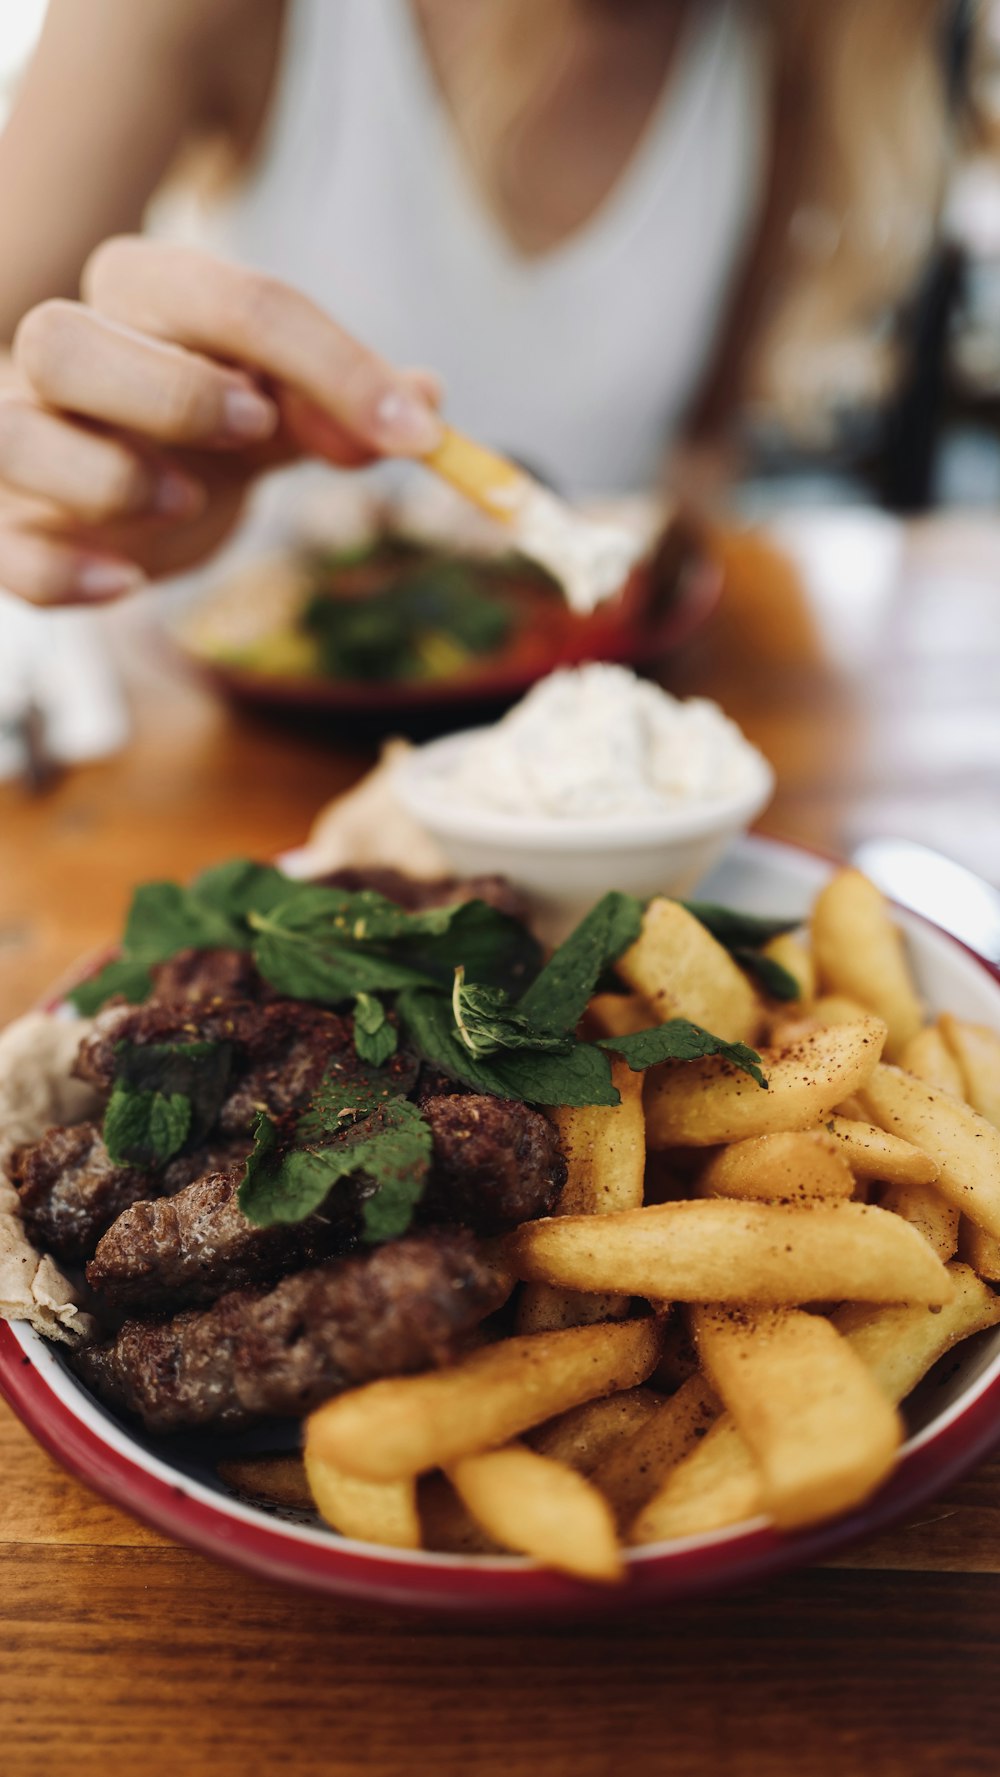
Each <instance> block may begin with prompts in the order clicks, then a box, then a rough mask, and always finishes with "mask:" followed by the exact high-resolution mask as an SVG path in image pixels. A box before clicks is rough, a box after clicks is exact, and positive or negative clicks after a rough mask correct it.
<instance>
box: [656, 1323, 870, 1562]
mask: <svg viewBox="0 0 1000 1777" xmlns="http://www.w3.org/2000/svg"><path fill="white" fill-rule="evenodd" d="M691 1315H692V1324H693V1326H694V1333H695V1341H696V1343H697V1346H698V1350H699V1352H700V1353H701V1357H702V1361H703V1363H704V1365H705V1369H706V1372H707V1374H708V1377H709V1380H710V1382H711V1383H712V1386H713V1387H714V1388H715V1389H716V1390H717V1391H718V1393H719V1395H720V1397H721V1398H722V1400H723V1402H724V1403H725V1405H726V1407H727V1408H728V1409H729V1411H730V1413H731V1414H732V1416H733V1420H734V1422H735V1424H736V1426H737V1428H738V1429H739V1431H740V1432H741V1433H742V1434H743V1437H744V1438H745V1439H746V1442H747V1444H748V1446H749V1448H750V1450H751V1453H752V1455H753V1457H754V1460H755V1462H756V1464H757V1466H758V1468H759V1471H760V1480H761V1496H762V1499H763V1503H764V1508H765V1510H766V1511H767V1512H768V1514H769V1515H770V1516H771V1517H772V1518H773V1520H774V1522H775V1523H776V1524H777V1525H778V1526H779V1528H781V1529H783V1530H793V1529H796V1528H798V1527H799V1526H801V1525H804V1524H813V1523H815V1522H816V1521H817V1519H820V1518H828V1517H833V1516H834V1514H835V1513H837V1512H845V1511H847V1510H849V1509H850V1507H851V1506H855V1505H859V1504H860V1502H861V1501H862V1500H863V1499H867V1497H868V1495H869V1494H870V1493H872V1492H874V1490H875V1488H876V1487H877V1486H878V1485H879V1483H880V1482H881V1481H883V1480H884V1479H885V1477H886V1475H887V1474H888V1473H889V1471H890V1469H891V1468H892V1465H893V1459H894V1457H895V1454H896V1451H897V1449H898V1448H899V1445H900V1444H901V1442H902V1438H903V1427H902V1421H901V1420H900V1418H899V1415H898V1413H897V1412H896V1410H895V1408H894V1407H893V1406H892V1405H891V1404H890V1402H889V1401H888V1400H887V1399H886V1396H885V1394H884V1393H883V1391H882V1390H881V1389H880V1388H879V1386H878V1383H877V1382H876V1381H875V1379H874V1377H873V1376H872V1375H871V1373H870V1371H868V1370H867V1369H866V1368H865V1365H864V1363H863V1361H862V1360H861V1358H860V1357H859V1356H858V1355H857V1353H856V1352H855V1351H853V1350H852V1349H851V1347H850V1346H849V1345H848V1344H847V1342H846V1340H844V1339H843V1338H841V1336H840V1334H839V1333H838V1332H837V1331H836V1329H835V1328H834V1327H833V1326H831V1324H830V1322H829V1321H828V1320H824V1319H823V1317H822V1316H821V1315H817V1314H805V1313H803V1311H802V1310H801V1309H797V1308H772V1309H756V1310H752V1309H747V1308H740V1309H739V1310H737V1311H735V1312H727V1310H725V1309H723V1308H716V1307H708V1306H705V1305H699V1306H698V1307H695V1308H693V1309H692V1310H691Z"/></svg>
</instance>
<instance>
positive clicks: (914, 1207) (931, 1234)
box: [879, 1183, 960, 1265]
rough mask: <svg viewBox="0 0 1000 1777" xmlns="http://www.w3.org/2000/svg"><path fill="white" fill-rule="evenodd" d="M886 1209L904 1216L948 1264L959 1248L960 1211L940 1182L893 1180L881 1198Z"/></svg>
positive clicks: (880, 1200)
mask: <svg viewBox="0 0 1000 1777" xmlns="http://www.w3.org/2000/svg"><path fill="white" fill-rule="evenodd" d="M879 1206H880V1208H882V1209H888V1210H891V1211H892V1214H893V1215H896V1216H902V1218H903V1220H904V1222H909V1224H910V1226H911V1227H912V1228H916V1230H917V1233H918V1234H921V1235H923V1238H924V1239H925V1240H926V1242H927V1244H928V1246H930V1247H931V1248H932V1249H933V1250H934V1252H935V1253H936V1254H937V1256H938V1258H939V1259H940V1260H941V1263H942V1265H946V1264H947V1263H948V1260H949V1259H953V1258H954V1257H955V1254H956V1253H957V1251H958V1224H959V1220H960V1218H959V1213H958V1210H957V1209H956V1208H955V1205H954V1204H953V1203H949V1202H948V1199H947V1197H942V1195H941V1192H940V1191H939V1190H938V1188H937V1186H936V1185H910V1184H898V1183H897V1184H890V1185H886V1187H885V1190H884V1191H883V1192H882V1194H881V1196H880V1198H879Z"/></svg>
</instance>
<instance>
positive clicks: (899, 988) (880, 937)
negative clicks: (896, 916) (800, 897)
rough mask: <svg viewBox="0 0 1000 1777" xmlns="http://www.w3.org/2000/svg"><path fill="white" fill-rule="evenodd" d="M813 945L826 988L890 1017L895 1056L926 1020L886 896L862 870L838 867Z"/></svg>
mask: <svg viewBox="0 0 1000 1777" xmlns="http://www.w3.org/2000/svg"><path fill="white" fill-rule="evenodd" d="M811 931H812V949H813V956H814V957H815V960H816V973H817V975H818V978H819V982H820V987H821V989H822V990H823V991H824V992H827V991H828V992H832V993H836V994H845V995H846V996H847V998H848V999H852V1000H857V1001H858V1003H859V1004H860V1005H862V1006H866V1007H867V1008H868V1010H869V1011H870V1012H874V1013H875V1014H876V1015H877V1016H878V1017H879V1018H881V1019H883V1020H884V1021H885V1024H886V1025H887V1026H888V1031H889V1035H888V1038H887V1040H886V1048H887V1051H888V1053H889V1054H890V1055H891V1056H892V1057H893V1058H895V1057H896V1056H898V1055H899V1054H900V1052H901V1050H902V1049H903V1047H904V1045H905V1044H906V1043H908V1042H909V1040H910V1038H911V1037H914V1036H916V1034H917V1031H918V1030H919V1029H920V1028H921V1025H922V1024H923V1022H924V1014H923V1008H922V1006H921V1003H920V998H919V996H918V994H917V990H916V988H915V987H914V985H913V979H912V976H911V975H910V969H909V964H908V963H907V960H906V952H905V950H904V948H903V941H902V938H901V937H900V934H899V932H898V931H897V930H896V927H895V925H894V924H893V922H892V920H891V918H890V916H889V910H888V907H887V906H886V903H885V899H884V897H883V896H882V895H881V894H880V892H879V890H878V889H877V888H876V887H875V884H874V883H873V882H869V880H868V878H867V877H866V876H862V874H861V872H860V871H859V870H838V872H837V874H836V875H835V876H833V877H831V879H830V881H829V882H828V883H826V884H825V885H824V887H823V888H821V889H820V892H819V894H818V895H817V897H816V900H815V901H814V903H813V910H812V921H811Z"/></svg>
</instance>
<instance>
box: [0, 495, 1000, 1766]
mask: <svg viewBox="0 0 1000 1777" xmlns="http://www.w3.org/2000/svg"><path fill="white" fill-rule="evenodd" d="M717 547H718V548H719V551H720V553H721V555H722V557H723V560H724V563H725V567H726V574H727V585H726V594H725V598H724V601H723V605H722V608H721V610H720V612H719V614H718V616H717V618H716V620H715V621H714V622H713V624H712V625H711V627H710V628H709V629H708V630H707V631H706V632H704V634H703V635H702V636H700V637H699V638H697V639H696V640H695V641H694V642H692V643H691V644H690V645H689V647H688V648H687V649H686V650H685V651H684V653H683V655H681V656H680V657H678V658H676V659H675V660H674V661H673V662H671V663H670V666H669V668H668V670H666V671H665V674H664V678H665V682H666V683H667V684H668V685H669V686H670V688H671V689H673V690H676V691H679V692H683V693H691V692H704V693H707V694H709V695H712V696H716V697H718V698H719V699H720V700H721V701H722V702H723V703H724V704H725V705H726V707H727V708H728V709H729V710H730V712H731V713H732V714H733V715H734V716H735V717H736V718H737V719H738V720H739V721H740V722H741V723H742V724H743V726H744V727H745V728H746V730H747V732H748V733H749V734H750V735H751V737H752V738H753V739H754V740H755V741H757V742H758V743H759V744H760V745H761V746H762V747H763V748H764V750H765V751H766V752H767V753H768V754H769V755H770V757H771V758H772V759H773V761H774V763H775V765H776V766H777V768H778V775H779V786H780V787H779V791H778V795H777V797H776V799H775V802H774V805H773V807H772V809H771V811H770V812H769V814H768V817H767V819H766V821H765V823H764V825H765V827H766V828H767V829H768V830H770V831H773V832H779V833H783V834H786V835H788V836H790V837H793V838H798V839H801V840H804V841H806V842H807V843H810V844H814V845H817V846H820V847H823V848H826V849H828V850H832V851H841V852H842V851H847V850H849V849H850V847H851V846H852V845H853V844H855V843H856V842H857V841H858V840H859V839H861V838H863V837H865V836H866V835H868V834H873V833H879V832H894V833H898V834H903V835H908V836H911V837H914V838H919V839H923V840H924V841H926V842H928V843H931V844H936V845H939V846H940V847H942V849H945V850H947V851H950V852H951V853H952V854H953V855H955V856H957V857H959V858H961V859H962V860H963V861H964V862H966V863H968V864H969V865H971V866H972V867H973V868H975V869H978V870H980V871H981V872H982V873H983V874H985V875H987V876H990V877H991V878H992V879H994V880H1000V818H998V807H1000V593H998V587H1000V526H994V525H991V524H988V523H982V524H971V523H956V522H945V521H940V520H939V521H934V522H931V523H928V524H926V525H924V526H923V527H918V528H915V529H912V530H911V531H909V532H908V533H907V534H906V535H905V537H904V538H903V539H902V543H901V544H900V539H899V538H898V537H897V536H896V534H895V533H893V532H890V531H888V530H887V529H886V527H885V526H884V525H882V524H880V523H879V522H878V521H876V520H872V521H871V523H869V524H868V525H867V526H866V525H865V524H863V523H861V522H860V521H858V523H856V524H854V526H853V528H852V526H851V524H850V523H848V524H846V525H845V524H843V523H841V524H840V528H839V531H838V530H837V529H836V527H835V526H833V527H831V526H830V525H828V526H827V528H826V529H825V530H824V529H817V530H816V531H815V533H814V535H813V536H812V538H811V540H808V547H806V543H805V542H803V540H802V538H798V539H797V540H796V552H797V559H798V560H799V567H798V568H797V569H793V567H792V566H791V565H790V563H789V562H787V561H785V560H783V559H782V558H780V557H779V556H778V555H776V553H775V551H774V548H773V546H772V545H771V544H769V543H766V542H764V541H763V540H762V539H760V538H755V537H753V536H741V537H735V536H733V537H727V538H724V539H721V540H720V541H719V542H718V545H717ZM900 547H902V555H901V557H899V558H898V559H897V552H898V550H899V548H900ZM109 631H110V632H111V636H112V641H113V644H114V646H115V647H116V649H117V650H118V651H119V652H120V654H121V656H122V658H123V660H124V661H125V663H126V677H127V683H128V686H129V691H130V696H131V701H132V707H133V713H134V720H135V734H134V739H133V741H132V744H131V745H130V746H129V748H128V749H127V751H125V752H123V753H122V754H121V755H120V756H119V757H117V758H115V759H113V760H111V761H108V762H107V763H105V764H102V765H99V766H93V767H89V768H87V769H84V770H80V771H77V772H74V773H72V774H70V775H67V776H66V777H64V778H63V779H62V780H61V781H60V782H59V783H57V784H56V785H54V786H53V787H52V788H51V789H50V790H49V791H48V792H47V793H46V794H45V795H44V796H41V797H29V796H28V795H27V794H26V793H25V792H23V791H22V790H21V789H20V788H19V787H17V786H14V785H7V786H0V1021H2V1020H3V1019H5V1018H7V1017H9V1016H12V1015H14V1014H15V1013H16V1012H18V1011H19V1010H21V1009H23V1008H24V1007H25V1006H26V1005H28V1004H29V1003H30V1002H31V1001H32V999H33V998H34V997H36V996H37V995H38V994H39V993H40V992H41V991H42V990H43V989H44V988H45V986H46V985H47V984H49V983H51V982H52V981H53V980H54V979H55V978H57V977H58V976H59V974H60V973H61V972H62V971H63V970H64V969H66V968H67V967H68V966H69V964H70V963H71V962H73V961H74V959H75V958H77V957H78V956H79V955H80V954H81V953H82V952H85V951H87V950H89V949H92V948H94V947H96V946H99V945H100V944H102V943H103V942H105V941H106V940H107V939H108V938H109V936H113V935H114V934H115V933H116V931H117V930H118V928H119V925H120V921H121V916H122V913H123V910H124V908H125V905H126V903H127V900H128V895H129V891H130V889H131V887H132V885H133V883H134V882H135V881H136V880H139V879H141V878H144V877H149V876H155V875H159V874H170V875H174V876H178V875H179V876H183V875H186V874H188V873H189V872H191V871H192V870H194V869H197V868H198V867H200V866H202V865H204V864H207V863H209V862H211V861H212V860H213V859H218V858H222V857H225V856H228V855H231V854H233V853H236V852H249V853H253V854H256V855H258V856H267V855H269V854H271V853H273V852H275V851H280V850H281V849H283V848H285V847H288V846H290V845H293V844H295V843H296V842H298V841H299V840H301V839H302V837H303V836H304V834H305V831H306V828H307V826H308V824H309V821H310V819H311V817H312V815H313V813H314V812H315V810H316V808H317V807H318V806H319V805H320V804H321V803H322V802H323V801H324V800H325V799H326V798H327V797H329V796H331V795H333V794H335V793H336V792H337V791H338V790H339V789H341V788H343V787H344V786H346V785H347V784H348V783H349V782H351V781H352V780H353V779H354V778H355V777H356V776H357V775H358V774H359V772H360V771H361V770H362V769H363V768H364V766H365V765H366V763H367V762H368V759H369V758H370V753H369V752H368V751H367V750H366V749H365V748H364V747H363V746H360V745H359V746H355V747H351V746H350V745H349V744H347V743H345V738H344V736H340V737H338V738H333V737H330V736H326V737H325V738H324V737H322V736H317V735H316V734H307V733H303V732H294V731H289V730H288V729H287V728H286V729H283V728H282V727H280V726H278V725H275V724H274V723H273V722H266V721H264V720H263V719H260V718H256V717H251V716H248V715H246V714H237V713H234V712H231V711H228V710H226V709H225V708H223V707H222V706H220V705H218V704H216V703H215V702H214V701H213V700H212V699H210V698H209V697H208V696H207V695H206V694H205V693H204V692H202V691H201V690H200V689H198V688H196V687H194V686H193V685H191V684H189V683H188V682H187V681H186V680H185V679H184V678H183V677H182V676H181V675H179V674H178V672H177V671H176V669H175V668H173V667H172V666H171V665H170V664H168V663H167V662H166V661H165V660H164V659H162V658H161V657H160V653H159V651H158V649H157V646H156V644H155V639H154V638H153V637H152V635H151V634H150V632H149V629H148V625H147V623H146V620H145V618H144V616H143V615H142V614H141V612H138V611H132V612H123V613H115V614H114V615H113V616H111V617H110V618H109ZM349 738H350V737H349V736H348V737H347V742H349ZM998 1433H1000V1427H998ZM998 1673H1000V1459H994V1460H993V1461H991V1462H988V1463H986V1464H985V1465H984V1466H982V1467H981V1468H980V1469H979V1470H978V1472H977V1473H975V1474H973V1475H971V1476H969V1477H967V1478H966V1479H965V1480H964V1481H963V1482H962V1483H961V1484H959V1485H958V1486H957V1487H956V1488H954V1489H953V1490H952V1491H951V1492H950V1494H949V1495H948V1496H947V1497H945V1498H943V1499H941V1500H938V1501H936V1502H934V1504H932V1505H931V1506H928V1507H926V1508H925V1509H924V1510H923V1511H922V1512H921V1513H920V1514H919V1515H918V1516H917V1518H916V1519H915V1520H914V1521H913V1522H911V1523H909V1524H906V1525H903V1526H901V1527H899V1528H897V1529H896V1530H893V1531H891V1532H890V1533H888V1534H886V1535H885V1536H883V1537H881V1538H880V1539H879V1540H878V1541H877V1542H875V1543H872V1544H870V1545H868V1546H867V1547H865V1548H862V1549H858V1550H854V1551H851V1552H850V1553H849V1554H848V1555H846V1556H845V1557H843V1558H842V1559H841V1561H839V1562H838V1563H837V1564H836V1566H831V1567H828V1568H825V1569H822V1570H814V1571H810V1572H804V1573H800V1574H797V1575H794V1576H792V1577H790V1578H788V1579H786V1580H783V1581H782V1582H780V1583H778V1584H774V1585H770V1586H768V1587H766V1588H757V1589H755V1590H753V1591H747V1592H745V1593H742V1594H740V1595H737V1596H735V1597H732V1598H728V1599H725V1600H715V1601H709V1602H705V1603H699V1604H696V1605H685V1606H682V1607H675V1608H674V1609H673V1610H670V1611H663V1612H662V1613H660V1614H658V1615H655V1616H652V1617H650V1618H648V1619H645V1620H639V1619H637V1620H634V1621H624V1622H615V1623H613V1624H611V1625H610V1626H608V1627H606V1628H601V1627H594V1626H592V1625H569V1626H565V1627H561V1626H541V1627H539V1626H528V1627H525V1628H521V1629H518V1628H516V1627H515V1628H511V1627H509V1626H506V1627H504V1626H498V1625H491V1624H489V1623H485V1624H476V1625H461V1626H453V1625H449V1624H443V1623H441V1622H435V1621H432V1620H428V1619H426V1618H421V1617H405V1618H404V1617H396V1616H392V1617H390V1616H385V1615H370V1614H367V1613H361V1612H356V1611H352V1610H349V1609H345V1608H343V1607H341V1606H338V1605H334V1604H327V1603H325V1602H323V1601H318V1600H316V1599H311V1598H306V1597H302V1596H299V1595H297V1594H294V1593H289V1592H284V1591H280V1590H277V1589H275V1588H272V1587H269V1586H266V1585H263V1584H261V1583H258V1582H256V1581H253V1580H250V1579H247V1578H245V1577H243V1576H242V1575H239V1574H236V1573H232V1572H230V1571H228V1570H227V1569H224V1568H222V1567H219V1566H216V1565H214V1564H213V1563H210V1562H208V1561H206V1560H204V1559H202V1558H201V1557H200V1556H197V1555H194V1554H192V1553H189V1552H188V1551H186V1550H182V1549H178V1548H176V1547H174V1546H173V1545H171V1544H169V1543H167V1542H166V1541H165V1540H164V1539H162V1538H161V1537H159V1536H157V1535H156V1534H154V1533H153V1532H151V1531H148V1530H146V1529H144V1528H143V1527H142V1526H140V1525H138V1524H135V1523H134V1522H132V1520H130V1519H128V1518H126V1517H125V1516H123V1515H122V1514H121V1513H119V1512H118V1511H116V1510H114V1509H112V1508H111V1507H108V1506H105V1505H104V1504H103V1503H102V1502H101V1501H99V1500H97V1499H95V1498H94V1497H93V1496H92V1495H90V1494H89V1493H88V1492H86V1491H85V1490H84V1489H83V1488H82V1487H80V1486H79V1485H78V1484H77V1483H75V1482H73V1481H71V1480H70V1479H69V1478H68V1477H66V1476H65V1475H64V1474H63V1473H62V1472H61V1471H60V1469H59V1468H58V1467H57V1466H56V1465H55V1464H54V1463H52V1462H51V1461H50V1460H49V1458H48V1457H47V1456H45V1455H44V1454H43V1453H42V1452H41V1451H40V1450H39V1449H38V1448H37V1446H36V1445H35V1444H34V1443H33V1442H32V1440H31V1439H30V1438H29V1437H28V1435H27V1433H26V1432H25V1431H24V1430H23V1428H22V1427H21V1426H20V1425H19V1424H18V1422H17V1421H16V1420H15V1419H14V1418H13V1416H12V1415H11V1414H10V1413H9V1412H8V1411H7V1410H6V1409H5V1408H2V1407H0V1773H2V1774H3V1777H39V1774H41V1773H44V1772H49V1771H53V1770H66V1771H70V1772H73V1773H74V1774H77V1777H97V1774H98V1773H102V1774H103V1773H110V1772H114V1773H116V1774H117V1773H126V1774H131V1773H142V1774H143V1777H160V1774H161V1773H163V1774H166V1773H171V1774H173V1773H178V1774H179V1777H187V1774H188V1773H190V1774H192V1777H200V1774H201V1773H206V1774H207V1773H212V1774H213V1777H237V1773H238V1774H239V1777H257V1774H258V1773H260V1774H266V1773H271V1772H277V1771H279V1770H285V1771H287V1772H289V1774H290V1777H300V1774H301V1777H306V1774H310V1777H311V1774H312V1773H314V1772H316V1773H319V1772H324V1773H328V1774H330V1777H340V1774H342V1773H343V1774H347V1773H352V1774H353V1773H360V1772H366V1773H367V1772H372V1773H375V1774H376V1777H398V1774H409V1773H414V1774H417V1773H424V1772H427V1773H438V1774H440V1777H452V1774H454V1777H458V1773H462V1774H463V1777H479V1774H483V1777H494V1774H496V1777H500V1774H501V1773H503V1774H504V1777H511V1774H514V1777H519V1774H520V1773H530V1774H535V1773H538V1774H539V1777H557V1774H563V1773H565V1774H566V1777H569V1774H573V1777H611V1774H612V1773H614V1777H633V1774H634V1777H646V1774H647V1773H649V1774H652V1773H661V1772H662V1773H667V1772H669V1773H671V1774H674V1777H689V1774H690V1777H695V1774H697V1777H708V1774H714V1773H716V1772H719V1773H722V1772H725V1773H731V1774H732V1777H786V1774H787V1777H791V1774H792V1773H795V1777H834V1774H837V1777H839V1774H841V1773H843V1774H844V1777H848V1774H850V1777H855V1774H863V1777H914V1774H923V1773H935V1774H936V1777H937V1774H940V1777H953V1774H954V1777H965V1774H966V1773H968V1774H970V1777H971V1774H974V1773H984V1774H986V1773H990V1774H992V1773H995V1772H997V1771H998V1770H1000V1678H998Z"/></svg>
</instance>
